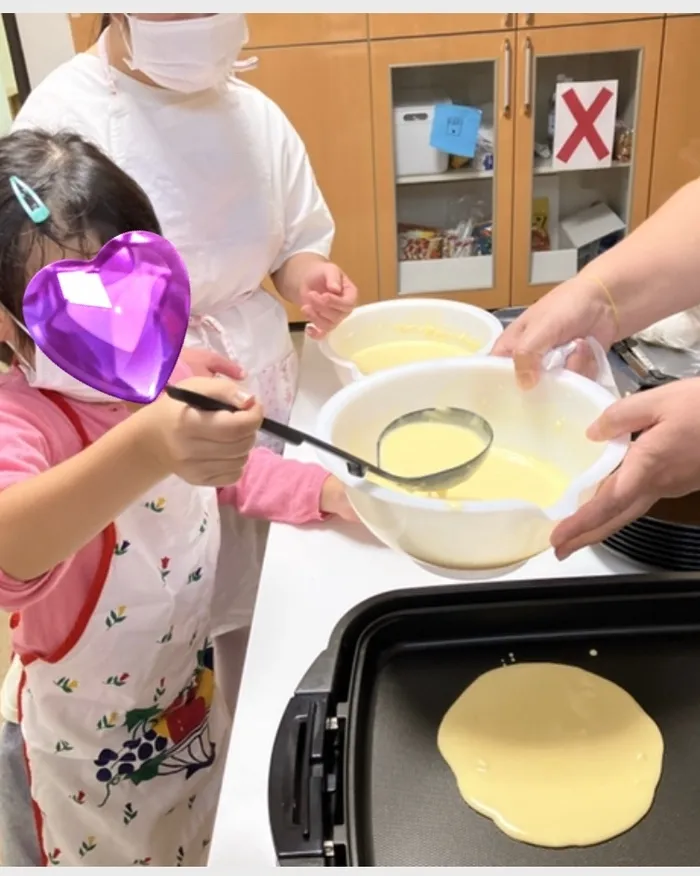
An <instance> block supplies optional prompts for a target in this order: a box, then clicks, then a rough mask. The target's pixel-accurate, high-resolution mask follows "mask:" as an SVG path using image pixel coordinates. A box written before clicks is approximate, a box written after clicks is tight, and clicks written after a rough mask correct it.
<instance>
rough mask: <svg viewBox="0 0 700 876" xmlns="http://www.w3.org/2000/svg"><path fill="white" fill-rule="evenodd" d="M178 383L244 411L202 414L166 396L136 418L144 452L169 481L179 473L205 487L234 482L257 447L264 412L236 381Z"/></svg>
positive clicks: (209, 379) (211, 379)
mask: <svg viewBox="0 0 700 876" xmlns="http://www.w3.org/2000/svg"><path fill="white" fill-rule="evenodd" d="M178 385H179V386H182V387H183V388H185V389H191V390H193V391H194V392H199V393H202V394H203V395H208V396H211V397H213V398H218V399H221V401H226V402H228V403H229V404H232V405H235V406H236V407H237V408H241V411H240V412H239V413H230V412H228V411H198V410H196V409H195V408H191V407H188V406H187V405H185V404H183V403H182V402H178V401H175V400H174V399H171V398H169V397H168V396H167V395H162V396H160V398H158V399H157V400H156V401H155V402H153V404H150V405H148V407H145V408H143V409H142V410H141V411H139V412H138V413H137V414H135V417H139V418H142V421H141V422H142V423H143V425H142V428H141V437H142V447H143V449H144V450H145V451H146V452H147V453H148V454H149V455H151V457H152V458H153V461H154V465H157V466H160V467H162V469H163V477H166V476H167V475H169V474H176V475H178V476H179V477H181V478H182V479H183V480H185V481H187V482H188V483H190V484H198V485H203V486H217V487H220V486H226V485H228V484H234V483H235V482H236V481H237V480H238V479H239V478H240V476H241V474H242V472H243V468H244V466H245V464H246V462H247V461H248V454H249V453H250V451H251V450H252V448H253V445H254V444H255V438H256V434H257V431H258V428H259V426H260V423H261V421H262V408H261V407H260V405H259V404H258V403H257V402H256V401H255V399H254V398H252V397H251V396H249V395H247V394H246V393H244V392H243V391H242V390H241V389H239V387H238V385H237V384H236V383H234V382H233V381H232V380H226V379H223V378H220V377H217V378H214V377H192V378H189V379H188V380H183V381H182V382H181V383H179V384H178Z"/></svg>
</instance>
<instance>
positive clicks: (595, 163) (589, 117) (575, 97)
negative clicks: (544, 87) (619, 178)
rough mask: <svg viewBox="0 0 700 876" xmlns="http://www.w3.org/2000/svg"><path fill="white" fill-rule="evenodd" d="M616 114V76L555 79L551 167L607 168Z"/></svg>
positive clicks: (569, 168)
mask: <svg viewBox="0 0 700 876" xmlns="http://www.w3.org/2000/svg"><path fill="white" fill-rule="evenodd" d="M616 113H617V80H616V79H608V80H602V81H599V82H558V83H557V89H556V95H555V104H554V148H553V150H552V152H553V158H552V167H553V168H554V169H555V170H587V169H592V168H596V167H610V165H611V164H612V153H613V144H614V141H615V116H616Z"/></svg>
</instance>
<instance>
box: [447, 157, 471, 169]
mask: <svg viewBox="0 0 700 876" xmlns="http://www.w3.org/2000/svg"><path fill="white" fill-rule="evenodd" d="M471 162H472V159H471V158H465V157H464V156H463V155H450V170H465V169H466V168H468V167H470V166H471Z"/></svg>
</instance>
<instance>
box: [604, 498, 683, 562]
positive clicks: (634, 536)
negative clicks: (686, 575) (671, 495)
mask: <svg viewBox="0 0 700 876" xmlns="http://www.w3.org/2000/svg"><path fill="white" fill-rule="evenodd" d="M603 544H604V545H605V546H606V547H607V548H609V549H610V550H611V551H614V552H615V553H616V554H622V555H623V556H625V557H628V558H629V559H630V560H634V561H635V562H637V563H644V564H645V565H648V566H654V567H655V568H657V569H667V570H669V571H672V572H697V571H700V493H692V494H691V495H690V496H684V497H683V498H682V499H664V500H662V501H661V502H657V503H656V505H654V507H653V508H652V509H651V510H650V511H649V513H648V514H646V515H645V516H644V517H640V518H639V520H635V521H634V522H633V523H630V524H628V525H627V526H625V527H623V528H622V529H621V530H620V531H619V532H617V533H615V535H611V536H610V538H608V539H606V540H605V541H604V542H603Z"/></svg>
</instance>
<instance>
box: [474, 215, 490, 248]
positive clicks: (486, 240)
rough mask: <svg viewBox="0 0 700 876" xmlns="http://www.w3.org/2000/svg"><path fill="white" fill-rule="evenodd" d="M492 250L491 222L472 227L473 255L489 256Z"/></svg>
mask: <svg viewBox="0 0 700 876" xmlns="http://www.w3.org/2000/svg"><path fill="white" fill-rule="evenodd" d="M492 250H493V224H492V223H491V220H489V221H488V222H481V223H479V225H475V226H474V255H491V252H492Z"/></svg>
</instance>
